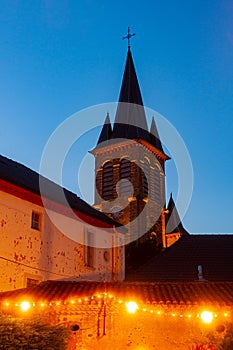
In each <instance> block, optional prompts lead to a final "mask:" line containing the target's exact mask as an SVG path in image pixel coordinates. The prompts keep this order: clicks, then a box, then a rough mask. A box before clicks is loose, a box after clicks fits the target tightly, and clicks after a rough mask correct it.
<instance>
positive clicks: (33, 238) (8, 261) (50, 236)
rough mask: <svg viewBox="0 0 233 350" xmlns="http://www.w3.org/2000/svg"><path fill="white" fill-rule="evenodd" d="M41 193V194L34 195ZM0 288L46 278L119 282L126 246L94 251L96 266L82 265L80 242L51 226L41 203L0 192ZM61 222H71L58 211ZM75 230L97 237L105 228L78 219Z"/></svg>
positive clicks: (0, 289)
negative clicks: (36, 224)
mask: <svg viewBox="0 0 233 350" xmlns="http://www.w3.org/2000/svg"><path fill="white" fill-rule="evenodd" d="M38 197H39V196H38ZM0 198H1V200H0V238H1V244H0V271H1V274H0V291H5V290H12V289H17V288H23V287H26V286H27V284H29V283H38V282H41V281H44V280H48V279H51V280H54V279H64V278H72V277H77V279H81V280H82V279H92V280H101V279H105V280H107V281H108V280H112V279H114V280H123V279H124V249H123V248H116V249H114V254H113V259H112V249H111V248H109V249H103V248H102V249H97V248H96V249H95V250H94V266H93V267H88V266H86V250H85V246H84V245H83V244H79V243H77V242H75V241H73V240H72V239H69V238H68V237H67V236H65V235H64V234H63V233H61V232H60V231H59V230H58V228H57V227H56V226H55V225H53V224H52V222H51V221H50V219H49V217H48V215H47V214H46V212H45V210H44V208H43V206H40V205H37V204H33V203H32V202H30V201H29V200H28V201H27V200H23V199H21V198H19V197H17V196H14V195H12V194H8V193H5V192H4V191H0ZM32 211H34V212H35V213H38V214H39V215H40V223H39V229H38V230H37V229H33V228H31V217H32ZM56 215H57V216H60V217H59V219H60V220H61V221H63V222H67V223H68V221H70V220H71V219H69V218H68V217H66V216H65V215H64V214H59V213H56ZM75 227H76V230H77V234H79V236H80V237H81V236H84V235H85V232H86V231H87V230H88V231H90V232H93V233H94V234H97V235H99V237H102V238H103V237H104V235H105V236H106V237H107V239H111V240H112V237H110V238H109V235H108V234H106V233H105V232H104V231H103V230H101V229H97V228H95V227H94V228H93V227H91V226H89V225H87V224H85V223H84V222H82V221H77V220H76V222H75Z"/></svg>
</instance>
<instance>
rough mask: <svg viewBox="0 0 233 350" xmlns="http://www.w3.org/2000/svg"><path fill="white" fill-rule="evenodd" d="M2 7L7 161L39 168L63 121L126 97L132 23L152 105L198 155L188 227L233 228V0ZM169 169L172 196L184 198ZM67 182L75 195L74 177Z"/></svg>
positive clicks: (1, 109)
mask: <svg viewBox="0 0 233 350" xmlns="http://www.w3.org/2000/svg"><path fill="white" fill-rule="evenodd" d="M0 8H1V11H0V91H1V98H0V101H1V102H0V113H1V128H0V130H1V131H0V153H1V154H2V155H5V156H7V157H9V158H12V159H14V160H16V161H18V162H21V163H23V164H25V165H27V166H29V167H31V168H32V169H34V170H37V171H38V169H39V163H40V158H41V154H42V151H43V148H44V145H45V143H46V142H47V140H48V138H49V136H50V134H51V133H52V132H53V130H54V129H55V128H56V127H57V126H58V125H59V124H60V123H61V122H62V121H63V120H65V119H66V118H67V117H69V116H70V115H72V114H73V113H75V112H77V111H79V110H81V109H82V108H85V107H89V106H92V105H95V104H99V103H105V102H113V101H116V100H117V99H118V96H119V89H120V84H121V79H122V74H123V69H124V64H125V58H126V52H127V43H126V42H123V41H122V40H121V38H122V36H123V35H126V34H127V27H128V25H130V26H131V28H132V31H133V32H136V37H135V38H133V40H132V52H133V57H134V62H135V66H136V70H137V74H138V78H139V82H140V86H141V91H142V95H143V100H144V104H145V105H146V106H148V107H150V108H152V109H155V110H156V111H158V112H159V113H161V114H162V115H164V116H165V117H166V118H167V119H168V120H169V121H170V122H171V123H172V124H173V125H174V126H175V127H176V129H177V130H178V131H179V133H180V134H181V136H182V137H183V139H184V141H185V143H186V146H187V148H188V150H189V152H190V155H191V158H192V162H193V168H194V192H193V197H192V201H191V204H190V207H189V210H188V213H187V215H186V217H185V219H184V223H185V226H186V228H187V229H188V230H190V232H193V233H196V232H198V233H208V232H210V233H213V232H219V233H224V232H225V233H228V232H232V231H233V229H232V227H233V221H232V195H233V178H232V173H233V147H232V135H233V21H232V18H233V2H232V1H231V0H225V1H224V0H223V1H209V0H206V1H199V0H195V1H193V0H191V1H166V0H165V1H144V2H139V1H127V2H126V1H121V0H119V1H114V2H111V1H105V0H102V1H94V0H93V1H90V0H89V1H87V0H86V1H75V0H74V1H68V0H67V1H57V0H47V1H46V0H44V1H37V0H36V1H30V2H29V1H26V0H25V1H20V0H16V1H14V2H12V1H8V0H5V1H3V0H0ZM104 117H105V116H104V115H103V120H104ZM88 146H89V145H88ZM169 168H172V166H171V165H168V167H167V178H168V184H167V187H168V188H167V193H168V194H169V193H170V192H171V191H172V192H174V196H175V197H176V192H177V189H176V188H175V187H176V186H175V183H176V181H175V180H174V181H173V174H172V171H170V173H169ZM75 171H76V170H75ZM75 176H76V173H75V175H74V178H75ZM169 178H170V180H169ZM74 182H75V181H73V183H74ZM65 185H66V186H67V187H68V188H70V189H72V190H75V185H74V184H72V181H70V183H66V184H65ZM88 186H89V187H90V184H88Z"/></svg>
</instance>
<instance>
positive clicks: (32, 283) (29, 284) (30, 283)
mask: <svg viewBox="0 0 233 350" xmlns="http://www.w3.org/2000/svg"><path fill="white" fill-rule="evenodd" d="M37 284H39V280H36V279H34V278H27V285H26V286H27V287H32V286H36V285H37Z"/></svg>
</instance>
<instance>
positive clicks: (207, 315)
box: [201, 311, 213, 323]
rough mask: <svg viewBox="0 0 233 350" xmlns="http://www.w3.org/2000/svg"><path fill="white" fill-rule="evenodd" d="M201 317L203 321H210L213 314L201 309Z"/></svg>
mask: <svg viewBox="0 0 233 350" xmlns="http://www.w3.org/2000/svg"><path fill="white" fill-rule="evenodd" d="M201 319H202V321H203V322H204V323H211V322H212V321H213V314H212V312H210V311H203V312H202V313H201Z"/></svg>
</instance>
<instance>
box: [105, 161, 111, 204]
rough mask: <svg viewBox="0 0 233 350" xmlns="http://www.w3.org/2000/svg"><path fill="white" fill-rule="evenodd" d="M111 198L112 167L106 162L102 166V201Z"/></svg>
mask: <svg viewBox="0 0 233 350" xmlns="http://www.w3.org/2000/svg"><path fill="white" fill-rule="evenodd" d="M112 198H113V165H112V162H106V163H105V164H104V166H103V199H105V200H108V199H112Z"/></svg>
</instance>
